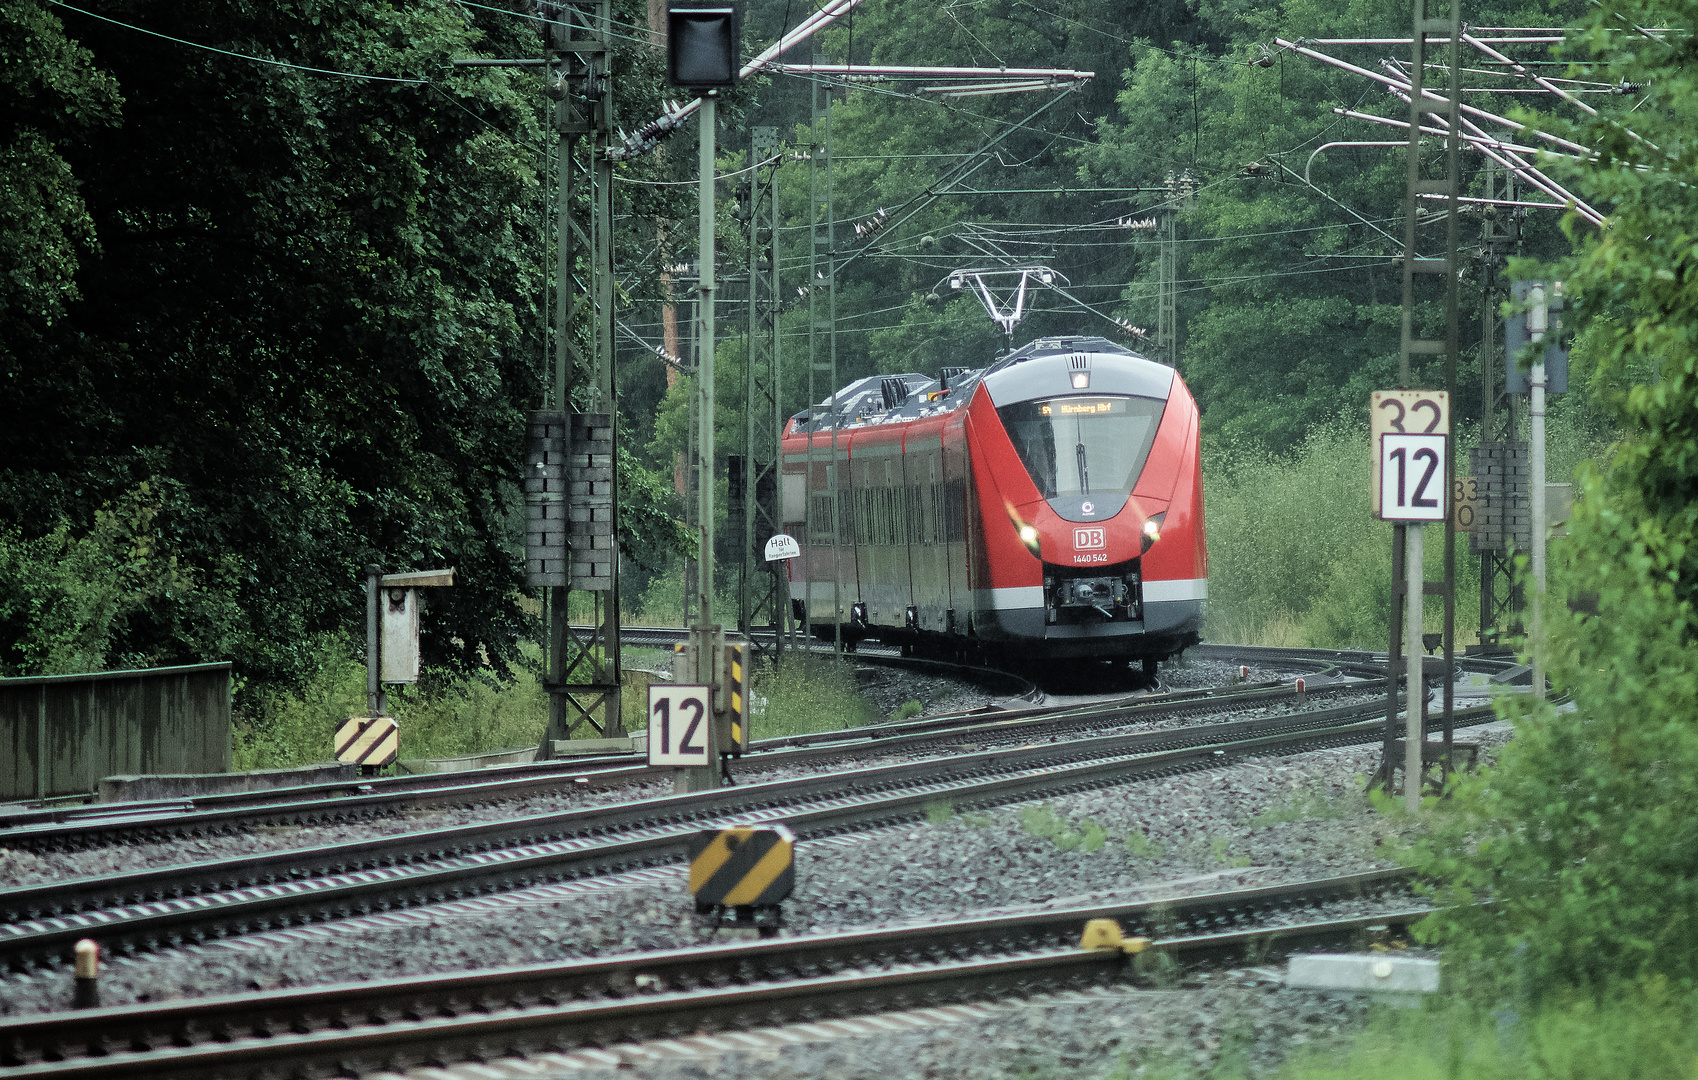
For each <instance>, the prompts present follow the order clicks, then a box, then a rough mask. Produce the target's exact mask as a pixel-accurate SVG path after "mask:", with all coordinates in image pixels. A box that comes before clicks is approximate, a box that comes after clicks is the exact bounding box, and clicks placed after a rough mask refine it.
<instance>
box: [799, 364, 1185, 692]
mask: <svg viewBox="0 0 1698 1080" xmlns="http://www.w3.org/2000/svg"><path fill="white" fill-rule="evenodd" d="M836 406H837V407H836V410H835V412H832V411H829V410H826V409H823V408H822V409H820V410H816V411H814V412H804V413H799V414H797V415H796V416H794V417H792V418H791V419H790V421H789V423H788V424H787V425H786V428H785V434H784V447H783V452H784V480H783V498H782V503H783V513H784V520H785V529H786V531H788V532H790V533H791V534H792V535H794V536H796V537H797V539H798V540H800V541H801V543H802V557H801V558H800V559H796V560H793V561H792V562H791V563H790V564H789V565H790V574H791V581H790V589H791V593H790V595H791V598H792V604H793V606H794V607H795V608H796V613H797V617H798V618H800V617H802V616H803V615H804V614H805V615H806V616H807V618H808V620H809V622H810V623H811V625H812V626H813V628H814V631H815V632H816V633H818V634H820V635H821V636H826V637H829V636H831V635H833V634H834V633H836V632H837V629H838V624H839V623H841V624H842V626H841V629H842V632H843V633H844V634H845V636H846V638H847V639H848V640H851V641H855V640H859V639H861V638H869V637H871V638H878V639H881V640H883V641H886V642H895V643H900V644H902V645H905V646H910V647H911V648H912V649H913V651H916V652H920V653H922V654H925V653H932V654H940V655H951V654H954V655H963V654H965V655H981V656H984V655H989V656H1000V657H1011V658H1023V659H1043V658H1051V657H1079V658H1104V659H1114V660H1128V661H1130V660H1141V661H1143V663H1144V665H1145V667H1146V669H1147V670H1149V671H1152V672H1153V671H1154V669H1155V664H1156V662H1157V661H1158V660H1161V659H1164V658H1167V657H1170V656H1173V655H1175V654H1177V653H1178V652H1179V651H1180V650H1182V649H1184V648H1185V647H1186V646H1188V645H1192V644H1195V643H1196V642H1197V641H1198V639H1199V638H1198V635H1199V631H1200V630H1201V628H1202V623H1203V608H1204V602H1205V599H1206V597H1207V594H1208V551H1207V549H1206V547H1205V546H1204V542H1203V484H1202V470H1201V466H1200V461H1199V457H1198V446H1197V405H1196V402H1195V401H1194V400H1193V399H1192V397H1191V393H1190V391H1189V390H1187V389H1186V387H1185V383H1184V381H1183V380H1182V379H1180V378H1179V375H1178V373H1176V372H1175V371H1174V370H1173V369H1172V368H1170V367H1167V366H1165V365H1163V364H1158V363H1155V362H1153V361H1151V360H1147V359H1145V358H1144V357H1142V356H1139V355H1137V354H1136V353H1133V352H1131V351H1129V350H1127V349H1124V348H1122V347H1120V346H1118V345H1115V344H1113V343H1112V342H1109V341H1107V340H1105V339H1103V338H1094V337H1066V338H1045V339H1042V340H1039V341H1035V342H1033V343H1031V344H1030V345H1027V346H1025V347H1023V348H1021V349H1018V350H1016V351H1014V352H1012V353H1010V354H1008V355H1007V356H1004V357H1001V358H999V359H998V360H997V361H996V362H995V363H993V364H992V365H990V366H989V367H987V368H983V369H980V370H972V371H969V370H966V369H946V371H945V372H944V377H943V378H942V379H936V380H933V379H927V378H925V377H924V376H920V375H896V376H888V377H884V378H871V379H863V380H861V381H860V382H857V383H854V384H851V385H850V386H848V387H846V388H845V389H844V390H842V391H841V392H839V394H838V395H837V398H836ZM834 441H835V447H836V448H835V451H833V449H832V446H833V443H834ZM810 443H811V445H812V453H811V454H810ZM810 458H811V460H810ZM839 612H841V614H839Z"/></svg>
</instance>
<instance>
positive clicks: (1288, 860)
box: [0, 748, 1396, 1012]
mask: <svg viewBox="0 0 1698 1080" xmlns="http://www.w3.org/2000/svg"><path fill="white" fill-rule="evenodd" d="M1373 759H1374V751H1373V750H1372V749H1366V748H1364V749H1345V750H1328V751H1317V752H1313V753H1308V754H1301V755H1295V756H1293V757H1290V758H1281V759H1270V760H1266V761H1257V762H1250V763H1244V764H1239V765H1234V766H1230V767H1226V768H1221V769H1213V770H1206V771H1202V772H1197V773H1191V774H1187V775H1183V776H1176V777H1169V778H1166V779H1162V780H1158V781H1154V782H1150V783H1140V784H1129V785H1123V786H1119V787H1112V788H1104V789H1100V790H1096V791H1091V792H1085V793H1080V794H1075V795H1070V796H1066V797H1063V798H1058V799H1053V800H1049V801H1048V802H1046V803H1038V804H1031V803H1028V804H1020V805H1013V806H1007V807H1000V808H996V809H993V810H990V811H985V812H981V813H960V814H953V815H948V812H947V811H946V810H945V809H944V808H942V807H940V808H939V809H938V811H937V813H935V814H934V815H933V817H934V819H936V820H935V823H933V822H928V823H924V824H915V825H911V826H906V827H902V828H896V829H886V830H881V831H879V832H876V833H873V834H871V835H869V836H867V837H866V838H864V839H862V840H860V841H859V842H857V843H852V844H847V845H845V844H841V843H837V842H833V841H822V842H819V843H808V844H804V845H803V846H802V850H801V852H800V853H799V856H798V859H799V862H798V875H797V877H798V881H797V892H796V894H795V896H794V897H793V898H792V899H791V900H790V902H788V903H787V904H786V905H785V916H786V923H787V930H786V932H787V933H808V932H822V931H828V930H836V929H842V928H848V927H856V926H871V925H888V924H893V923H901V922H907V921H913V920H917V919H933V918H940V917H950V916H964V915H969V914H980V913H988V912H992V911H1012V910H1018V909H1020V908H1023V907H1031V906H1034V905H1045V906H1050V905H1060V904H1071V903H1085V902H1091V901H1093V900H1096V901H1108V900H1111V899H1118V900H1126V899H1136V898H1140V897H1145V898H1155V897H1159V896H1171V895H1178V894H1183V893H1186V892H1205V891H1214V890H1218V889H1225V888H1237V887H1244V886H1249V885H1256V884H1267V883H1275V882H1279V881H1291V880H1299V879H1303V878H1310V877H1323V876H1329V875H1333V874H1338V873H1344V872H1351V871H1355V870H1362V869H1370V868H1373V867H1376V866H1381V865H1385V863H1384V862H1383V861H1381V860H1380V859H1379V858H1378V857H1377V845H1378V844H1379V843H1380V842H1381V841H1383V840H1385V839H1387V838H1388V837H1390V836H1392V835H1393V834H1394V831H1395V829H1396V824H1395V820H1396V819H1391V818H1387V817H1384V816H1382V815H1379V814H1377V813H1376V812H1374V811H1373V809H1372V807H1371V806H1370V804H1369V803H1368V801H1367V799H1366V798H1365V797H1364V796H1363V795H1362V794H1361V780H1360V779H1359V777H1360V776H1361V775H1362V774H1363V773H1365V772H1366V771H1367V770H1368V769H1369V768H1370V767H1371V765H1372V762H1373ZM946 815H947V816H946ZM1087 819H1089V820H1087ZM1058 841H1059V842H1058ZM1087 849H1091V850H1087ZM1351 910H1354V909H1351ZM1337 913H1338V914H1344V913H1346V912H1345V911H1344V910H1340V911H1338V912H1337ZM710 939H711V932H710V931H709V930H708V929H707V928H704V927H700V926H697V925H696V923H695V922H694V920H693V918H692V916H691V915H690V905H689V901H688V898H687V896H686V894H685V890H684V885H683V881H682V878H680V879H679V880H678V883H677V884H676V885H675V886H666V885H643V886H637V887H621V888H617V889H608V890H604V891H599V892H590V893H584V894H579V895H575V896H573V897H571V898H569V899H564V900H562V901H560V902H559V903H558V904H549V905H546V906H534V905H531V906H521V905H517V904H515V905H502V906H499V907H495V908H492V909H490V910H488V911H487V912H486V913H485V914H484V915H483V916H482V917H471V916H468V915H466V914H457V915H455V916H452V917H451V916H449V915H447V914H444V915H442V916H441V917H440V918H435V919H434V920H433V921H430V922H412V923H409V924H407V925H405V926H401V927H398V928H395V929H387V930H385V929H376V928H371V927H366V928H362V929H360V930H359V931H358V933H345V934H342V933H338V934H333V935H322V934H320V935H313V934H301V935H299V936H298V938H291V939H287V940H288V944H287V947H279V945H278V944H277V943H276V942H275V940H274V941H273V943H272V944H270V945H266V946H262V947H257V948H246V949H232V948H230V947H229V946H228V945H212V946H208V947H205V948H201V949H196V950H186V951H182V952H175V953H168V954H159V955H156V956H151V957H144V958H140V959H138V960H135V961H129V962H118V963H114V964H113V965H111V967H110V969H109V972H108V976H107V978H106V979H105V980H104V998H105V1000H106V1001H107V1002H109V1003H112V1004H119V1003H123V1002H125V1001H130V1000H138V999H140V996H141V995H142V994H144V993H145V994H147V995H149V997H150V998H151V999H155V1000H157V999H160V998H170V997H179V996H198V995H203V994H212V993H227V992H233V991H239V990H244V989H263V988H273V987H280V986H293V985H306V984H311V983H321V982H333V981H341V980H345V979H363V978H376V977H382V976H385V975H392V974H401V973H414V972H426V971H438V972H446V971H455V970H463V969H466V968H473V967H483V966H490V965H502V964H512V963H521V962H533V961H542V960H549V959H560V958H567V957H574V956H593V955H605V954H608V953H618V952H628V951H632V950H641V949H652V948H661V947H668V946H676V945H683V944H692V943H697V942H705V941H708V940H710ZM68 994H69V973H68V972H58V973H53V974H51V975H43V976H38V977H35V978H29V979H21V978H14V979H11V980H8V981H6V982H3V983H0V1008H3V1009H4V1010H5V1011H7V1012H26V1011H40V1010H43V1009H51V1008H56V1007H63V1002H64V1001H68Z"/></svg>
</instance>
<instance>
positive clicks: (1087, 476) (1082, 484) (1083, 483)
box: [1073, 422, 1091, 495]
mask: <svg viewBox="0 0 1698 1080" xmlns="http://www.w3.org/2000/svg"><path fill="white" fill-rule="evenodd" d="M1078 432H1079V445H1078V446H1076V447H1074V449H1073V458H1074V460H1075V461H1077V462H1078V463H1079V494H1081V495H1089V494H1090V493H1091V470H1090V469H1088V468H1086V467H1085V425H1084V424H1083V423H1082V422H1081V423H1079V425H1078Z"/></svg>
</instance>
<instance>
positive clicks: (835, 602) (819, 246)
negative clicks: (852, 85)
mask: <svg viewBox="0 0 1698 1080" xmlns="http://www.w3.org/2000/svg"><path fill="white" fill-rule="evenodd" d="M812 131H813V136H814V140H815V142H814V146H813V148H812V150H811V152H810V153H809V156H808V187H809V223H810V228H809V230H808V237H809V250H808V406H809V417H810V419H811V420H812V421H814V423H815V424H817V423H818V422H819V421H820V420H821V419H822V418H829V419H828V422H830V423H831V425H832V426H831V433H830V437H829V441H828V443H827V447H828V452H827V453H824V454H821V453H820V448H819V447H818V446H817V445H816V444H817V443H818V441H819V433H818V432H817V431H813V432H810V433H809V435H808V468H809V470H810V471H811V470H813V469H815V467H816V466H815V462H820V463H821V464H823V465H824V468H825V491H824V494H825V495H826V500H825V502H826V505H827V506H829V507H830V511H829V513H830V520H829V526H830V529H829V537H828V539H826V543H827V544H829V545H830V547H831V597H832V643H833V650H834V651H835V652H836V653H837V654H839V655H841V654H842V652H843V543H844V538H845V537H850V536H853V535H854V531H853V530H854V526H853V522H852V521H850V520H849V515H850V513H851V512H852V507H851V505H850V500H848V499H845V498H843V488H842V477H841V476H840V475H839V473H838V462H837V426H836V423H835V417H836V414H837V391H838V389H839V387H838V384H837V330H836V327H837V219H836V208H835V206H834V205H833V199H832V195H833V189H832V177H831V89H830V87H828V86H826V85H825V84H824V83H822V82H815V83H814V84H813V127H812ZM822 213H823V215H824V217H823V219H822V218H821V214H822ZM822 316H823V317H822ZM822 354H823V358H822ZM822 376H823V377H824V378H825V379H827V380H828V382H827V384H826V388H825V389H824V391H823V392H824V393H825V394H826V395H827V402H826V407H825V409H824V410H823V411H822V410H821V409H820V408H819V407H818V404H817V403H818V402H819V398H820V394H821V393H822V390H821V389H820V388H819V386H818V382H819V379H820V378H821V377H822ZM809 489H810V490H813V484H812V483H810V484H809ZM807 514H808V516H807V525H808V542H809V543H810V544H812V543H817V542H818V539H819V536H820V533H821V532H822V531H825V530H824V527H823V525H822V524H821V523H816V522H815V520H814V518H815V504H814V500H813V498H812V497H810V498H809V499H808V507H807ZM818 565H819V564H818V561H817V560H813V559H810V560H809V567H810V569H809V579H808V591H809V594H810V595H809V601H810V603H809V608H810V613H809V616H808V620H809V622H810V623H811V622H812V612H811V601H812V592H813V589H814V584H815V582H814V577H813V575H814V574H815V573H816V572H817V568H818Z"/></svg>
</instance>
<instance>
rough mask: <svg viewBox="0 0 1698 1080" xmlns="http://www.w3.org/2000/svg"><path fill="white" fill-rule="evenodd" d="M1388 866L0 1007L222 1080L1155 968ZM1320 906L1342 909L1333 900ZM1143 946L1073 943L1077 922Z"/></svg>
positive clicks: (135, 1072)
mask: <svg viewBox="0 0 1698 1080" xmlns="http://www.w3.org/2000/svg"><path fill="white" fill-rule="evenodd" d="M1408 884H1409V879H1408V876H1407V874H1406V873H1405V872H1403V871H1375V872H1370V873H1365V874H1353V875H1349V876H1347V877H1342V878H1330V879H1324V880H1317V881H1308V882H1300V883H1296V884H1288V885H1280V886H1273V887H1264V888H1257V889H1245V890H1238V891H1233V892H1220V893H1210V894H1205V895H1201V896H1193V897H1185V898H1180V899H1174V900H1164V901H1157V902H1141V903H1136V904H1123V905H1110V906H1093V907H1071V908H1062V909H1054V910H1047V911H1043V912H1041V913H1033V914H1019V915H1004V916H992V917H979V918H972V919H965V920H956V921H944V922H929V923H921V924H916V925H910V926H902V927H895V928H886V929H874V930H859V931H851V932H844V933H835V934H822V935H813V936H807V937H797V938H786V939H778V940H771V941H764V942H759V943H738V944H731V945H715V946H706V947H698V948H689V949H677V950H670V951H664V952H656V953H647V954H640V955H628V956H622V957H617V958H610V959H594V960H577V961H569V962H564V963H551V964H542V965H531V966H525V967H514V968H502V969H491V970H484V971H472V972H456V973H453V974H449V975H426V976H410V977H406V978H398V979H386V980H377V981H372V982H363V983H345V984H340V985H335V986H327V987H314V988H311V989H301V990H288V991H283V992H272V993H259V994H240V995H230V996H226V997H217V998H200V999H191V1000H186V1001H176V1002H169V1003H164V1004H143V1005H128V1006H120V1007H115V1008H106V1009H97V1010H91V1011H86V1012H73V1013H60V1014H55V1015H52V1016H47V1017H42V1016H32V1017H28V1018H21V1019H17V1020H11V1021H6V1022H0V1064H3V1065H5V1066H8V1069H7V1075H8V1076H18V1077H89V1078H93V1077H104V1078H119V1077H163V1076H171V1077H206V1076H217V1077H241V1076H276V1075H298V1074H301V1073H309V1072H312V1073H316V1072H317V1071H322V1070H324V1069H326V1068H328V1069H332V1070H334V1071H336V1072H338V1073H340V1074H343V1075H349V1074H356V1073H359V1072H364V1071H370V1070H376V1069H399V1068H407V1067H411V1066H415V1065H426V1064H437V1063H441V1062H450V1061H460V1060H488V1059H490V1058H493V1057H496V1056H500V1055H511V1054H523V1053H534V1052H537V1051H543V1050H562V1049H569V1048H575V1047H579V1046H584V1045H601V1046H605V1045H608V1044H610V1043H617V1042H620V1041H625V1040H631V1039H641V1038H650V1037H655V1036H661V1035H676V1034H682V1033H686V1032H695V1031H698V1030H701V1029H704V1028H705V1029H727V1028H741V1027H750V1026H756V1025H765V1024H771V1023H777V1022H786V1021H795V1020H818V1019H821V1018H824V1017H828V1016H839V1015H852V1014H856V1013H866V1012H873V1011H879V1010H884V1009H891V1008H911V1007H914V1006H915V1005H916V1004H926V1005H935V1004H943V1003H946V1002H951V1001H959V1000H974V999H980V1000H982V999H986V998H993V997H1006V996H1020V995H1029V994H1032V993H1037V992H1041V991H1047V990H1055V989H1061V988H1071V987H1079V986H1085V985H1092V984H1098V983H1107V982H1125V981H1127V980H1129V979H1130V980H1132V981H1134V982H1139V981H1142V982H1146V983H1147V982H1148V978H1147V975H1146V974H1140V973H1151V972H1154V973H1160V974H1166V975H1168V976H1169V977H1171V975H1172V973H1173V970H1174V969H1175V968H1176V967H1177V966H1178V964H1180V963H1195V962H1199V961H1215V962H1220V961H1227V962H1242V961H1244V960H1246V959H1248V960H1251V961H1256V962H1261V961H1265V960H1267V959H1269V958H1270V957H1272V956H1275V955H1277V954H1278V953H1279V952H1281V951H1282V950H1283V949H1284V948H1286V947H1289V946H1291V945H1296V944H1302V945H1305V946H1310V945H1315V944H1322V943H1333V942H1339V941H1344V942H1350V941H1352V940H1354V939H1356V938H1359V937H1360V935H1361V934H1362V933H1363V932H1364V931H1365V930H1367V929H1368V928H1369V927H1371V926H1374V927H1379V926H1384V927H1387V928H1392V927H1403V926H1407V925H1408V924H1410V923H1412V922H1415V921H1417V920H1419V919H1420V918H1421V917H1422V916H1423V915H1424V914H1425V912H1424V910H1423V909H1422V908H1421V906H1420V905H1419V904H1418V903H1417V902H1415V901H1414V900H1413V899H1412V898H1411V897H1410V895H1409V892H1408ZM1339 904H1353V905H1354V910H1356V911H1357V912H1360V911H1363V910H1365V911H1367V912H1368V914H1359V913H1358V914H1352V915H1349V916H1346V917H1339V916H1338V914H1337V911H1336V908H1335V910H1334V911H1332V912H1327V911H1325V910H1324V909H1325V908H1326V907H1328V906H1333V905H1339ZM1094 918H1109V919H1114V920H1116V921H1118V922H1119V923H1120V924H1121V925H1122V927H1123V928H1124V929H1125V930H1126V931H1127V932H1128V933H1129V934H1141V935H1145V936H1148V937H1150V938H1151V939H1153V940H1152V943H1151V944H1150V945H1149V947H1148V948H1146V949H1145V951H1144V952H1143V953H1141V954H1139V956H1138V957H1137V958H1136V959H1135V960H1132V959H1129V958H1128V957H1127V955H1126V954H1125V953H1124V952H1122V951H1121V950H1118V949H1092V950H1085V949H1082V948H1080V947H1079V937H1080V932H1081V930H1082V928H1083V926H1084V924H1085V922H1086V921H1087V920H1089V919H1094Z"/></svg>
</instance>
